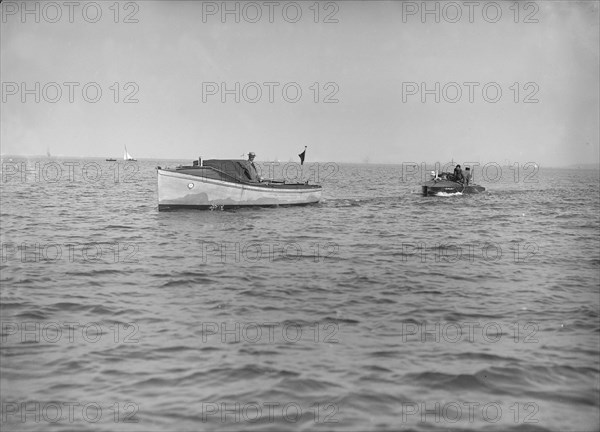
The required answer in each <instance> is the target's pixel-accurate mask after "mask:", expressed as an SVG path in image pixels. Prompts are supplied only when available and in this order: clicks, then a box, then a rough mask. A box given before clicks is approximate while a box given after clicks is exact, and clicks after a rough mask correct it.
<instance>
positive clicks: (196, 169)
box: [158, 159, 323, 210]
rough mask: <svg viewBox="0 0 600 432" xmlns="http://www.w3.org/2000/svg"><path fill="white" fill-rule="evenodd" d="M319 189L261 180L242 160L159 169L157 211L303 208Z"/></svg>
mask: <svg viewBox="0 0 600 432" xmlns="http://www.w3.org/2000/svg"><path fill="white" fill-rule="evenodd" d="M322 190H323V188H322V187H321V186H320V185H313V184H308V182H306V183H286V182H285V181H274V180H265V181H260V180H259V179H258V178H257V176H256V174H255V171H254V167H253V165H252V162H251V161H247V160H243V159H209V160H205V161H202V160H200V161H194V165H192V166H179V167H176V168H173V169H170V168H164V169H163V168H161V167H158V210H171V209H177V208H196V209H210V208H215V207H223V208H230V207H250V206H279V205H306V204H312V203H317V202H319V200H320V199H321V193H322Z"/></svg>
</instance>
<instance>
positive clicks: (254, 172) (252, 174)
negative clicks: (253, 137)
mask: <svg viewBox="0 0 600 432" xmlns="http://www.w3.org/2000/svg"><path fill="white" fill-rule="evenodd" d="M255 157H256V154H255V153H254V152H250V153H248V162H250V166H251V167H252V170H251V172H250V173H249V174H250V175H249V177H250V180H252V181H259V182H261V181H262V180H263V179H262V177H261V176H260V175H259V174H258V170H257V169H256V165H254V158H255Z"/></svg>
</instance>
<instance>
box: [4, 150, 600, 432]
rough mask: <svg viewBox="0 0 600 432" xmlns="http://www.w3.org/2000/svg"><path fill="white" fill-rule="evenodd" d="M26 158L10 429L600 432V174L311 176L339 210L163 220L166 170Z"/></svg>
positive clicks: (14, 230) (17, 245)
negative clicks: (441, 180)
mask: <svg viewBox="0 0 600 432" xmlns="http://www.w3.org/2000/svg"><path fill="white" fill-rule="evenodd" d="M20 162H22V160H15V161H13V162H10V163H8V162H7V161H6V160H5V161H4V163H3V172H2V176H3V177H2V182H1V184H0V187H1V198H2V207H1V223H2V234H1V241H2V262H1V269H2V285H1V291H0V307H1V308H0V312H1V320H2V334H1V345H0V347H1V351H0V352H1V379H0V384H1V386H0V388H1V402H2V423H1V426H2V430H121V431H129V430H144V431H151V430H157V431H164V430H172V431H175V430H177V431H183V430H240V429H248V430H296V429H315V430H418V431H437V430H453V429H457V430H459V429H460V430H464V429H469V430H492V431H496V430H497V431H500V430H502V431H506V430H513V431H524V430H533V431H546V430H553V431H565V430H578V431H582V430H590V431H592V430H597V429H598V428H599V424H600V420H599V414H598V405H599V402H600V400H599V399H600V396H599V395H600V393H599V388H598V382H599V378H600V374H599V360H598V354H599V332H600V325H599V318H598V317H599V315H598V312H599V297H598V285H599V282H600V281H599V279H600V273H599V272H600V270H599V269H600V257H599V251H600V244H599V242H600V237H599V236H600V234H599V226H600V223H599V216H598V215H599V212H600V203H599V174H598V171H592V170H566V169H565V170H559V169H544V168H543V167H542V168H541V169H540V170H539V172H537V173H536V174H535V175H534V176H530V177H529V178H527V181H525V180H526V179H525V177H526V176H525V175H524V174H531V170H530V171H529V172H528V173H526V172H524V171H522V170H521V171H520V173H519V178H518V179H517V178H515V175H516V174H515V171H514V170H509V169H507V168H505V169H504V170H503V173H502V177H501V178H500V180H499V181H497V182H490V181H488V182H485V181H482V180H483V178H482V173H481V171H479V172H476V175H475V178H476V180H478V182H479V183H480V184H482V185H484V186H485V187H486V188H487V193H485V194H482V195H477V196H452V197H443V198H442V197H428V198H424V197H422V196H421V195H420V194H419V192H420V190H419V186H418V181H417V179H410V180H407V179H406V178H405V179H404V180H407V181H403V171H402V167H400V166H392V165H388V166H378V165H365V166H359V165H340V166H339V167H337V166H333V167H332V165H328V166H319V167H315V166H314V165H313V166H312V167H311V166H309V167H305V170H306V172H305V173H304V175H307V173H309V172H311V171H310V170H311V169H312V174H313V175H314V174H315V173H316V172H319V175H320V180H322V183H323V185H324V187H325V190H324V199H323V201H322V203H320V204H318V205H314V206H308V207H300V208H267V209H252V210H237V211H178V212H161V213H159V212H158V211H157V209H156V207H157V206H156V171H155V169H154V167H155V166H156V165H158V164H160V165H163V166H164V165H165V164H166V163H165V162H164V161H141V162H138V163H137V164H133V165H128V166H125V165H124V164H123V162H122V161H119V162H104V161H101V160H87V161H84V160H66V159H64V160H62V159H56V160H52V161H49V160H33V159H32V160H28V161H26V164H27V165H26V166H27V167H28V169H33V171H29V172H28V173H27V174H26V175H25V177H22V175H21V173H20V170H21V168H22V166H20V165H14V163H20ZM36 162H38V163H40V164H41V165H40V170H41V171H40V172H39V173H38V172H37V171H35V163H36ZM69 162H73V163H78V164H79V165H71V166H72V167H73V168H72V171H69V169H70V168H69V165H65V164H67V163H69ZM182 162H183V161H182ZM86 163H88V164H89V165H87V166H86V172H85V173H84V172H83V171H82V167H83V166H84V164H86ZM53 164H54V165H53ZM171 165H172V163H171ZM98 167H100V170H101V171H102V176H101V178H100V179H99V180H98V181H95V176H96V174H97V172H98ZM115 167H118V169H116V168H115ZM336 167H337V168H339V169H338V170H336V169H337V168H336ZM59 168H60V170H62V171H59ZM52 170H54V171H52ZM57 173H58V174H61V173H62V176H60V178H59V175H58V174H57ZM405 173H406V172H405ZM84 174H85V176H84ZM36 175H38V178H36ZM57 179H58V181H55V182H54V181H53V180H57ZM531 180H533V181H531ZM459 249H460V251H461V252H460V253H461V254H460V256H459V252H458V251H459ZM100 253H101V255H99V254H100Z"/></svg>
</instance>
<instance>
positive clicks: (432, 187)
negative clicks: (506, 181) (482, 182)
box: [421, 180, 485, 196]
mask: <svg viewBox="0 0 600 432" xmlns="http://www.w3.org/2000/svg"><path fill="white" fill-rule="evenodd" d="M421 188H422V193H423V196H434V195H438V194H440V193H444V194H455V193H462V194H478V193H482V192H484V191H485V188H484V187H483V186H479V185H463V184H462V183H457V182H453V181H444V180H442V181H437V182H434V181H428V182H426V183H424V184H423V185H422V186H421Z"/></svg>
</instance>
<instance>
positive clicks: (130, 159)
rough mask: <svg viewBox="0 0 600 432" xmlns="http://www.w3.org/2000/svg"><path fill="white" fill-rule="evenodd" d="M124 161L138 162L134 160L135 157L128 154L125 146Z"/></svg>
mask: <svg viewBox="0 0 600 432" xmlns="http://www.w3.org/2000/svg"><path fill="white" fill-rule="evenodd" d="M123 160H126V161H132V162H136V161H137V159H134V158H133V156H131V155H130V154H129V153H128V152H127V146H125V153H124V154H123Z"/></svg>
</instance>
